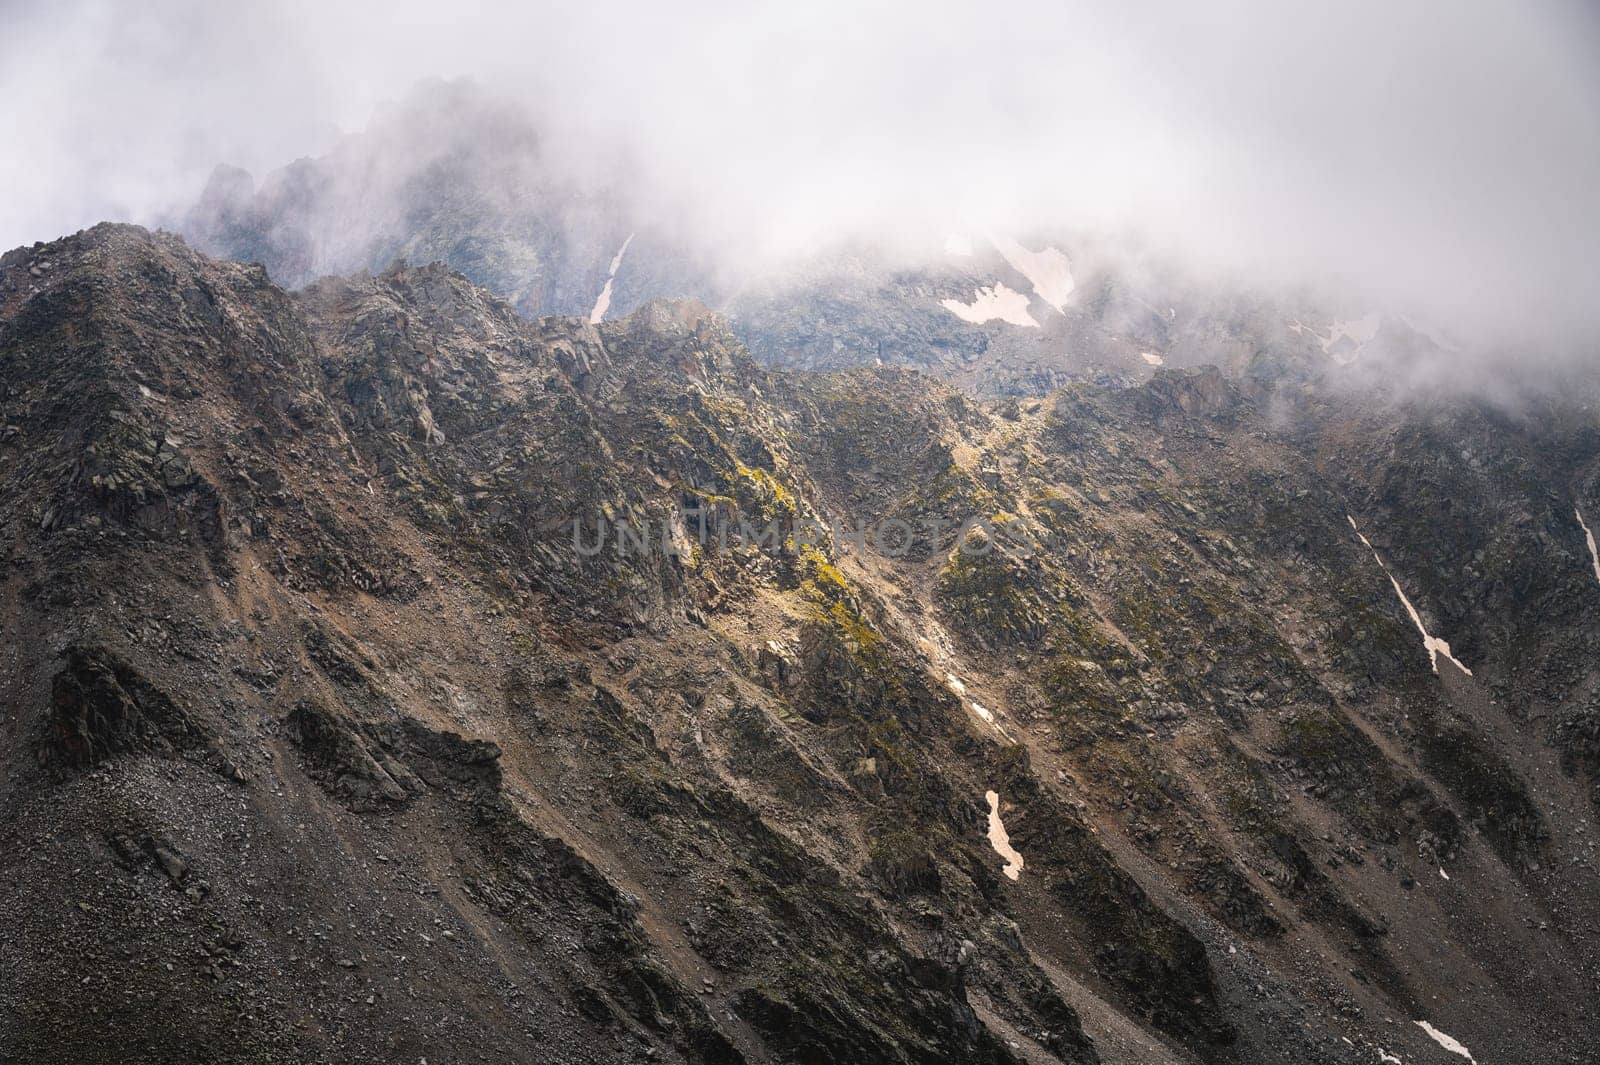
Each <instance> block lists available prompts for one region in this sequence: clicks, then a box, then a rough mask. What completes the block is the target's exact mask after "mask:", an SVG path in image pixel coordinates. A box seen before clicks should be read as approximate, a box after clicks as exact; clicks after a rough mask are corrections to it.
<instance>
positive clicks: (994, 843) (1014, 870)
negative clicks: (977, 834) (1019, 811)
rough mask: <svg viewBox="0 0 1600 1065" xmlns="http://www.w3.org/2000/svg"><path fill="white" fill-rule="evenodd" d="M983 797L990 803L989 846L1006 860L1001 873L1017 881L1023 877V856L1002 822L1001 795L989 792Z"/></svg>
mask: <svg viewBox="0 0 1600 1065" xmlns="http://www.w3.org/2000/svg"><path fill="white" fill-rule="evenodd" d="M983 797H984V798H985V799H986V800H988V803H989V846H991V847H993V848H994V852H995V853H996V854H998V855H1000V857H1002V858H1004V859H1005V860H1006V867H1005V868H1004V869H1002V870H1001V872H1003V873H1005V874H1006V876H1008V877H1010V878H1011V879H1012V880H1015V879H1017V877H1019V876H1021V875H1022V855H1020V854H1018V853H1017V851H1016V848H1015V847H1013V846H1011V837H1010V836H1009V835H1008V834H1007V833H1006V826H1005V825H1004V824H1003V823H1001V821H1000V794H999V792H994V791H987V792H984V794H983Z"/></svg>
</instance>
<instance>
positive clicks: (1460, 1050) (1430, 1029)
mask: <svg viewBox="0 0 1600 1065" xmlns="http://www.w3.org/2000/svg"><path fill="white" fill-rule="evenodd" d="M990 794H993V792H991V793H990ZM989 823H990V824H991V825H992V824H994V815H993V814H990V815H989ZM991 831H993V830H992V829H991ZM1417 1027H1418V1028H1421V1029H1422V1030H1423V1031H1424V1032H1427V1033H1428V1037H1429V1038H1430V1039H1432V1040H1433V1041H1434V1042H1435V1043H1438V1044H1439V1045H1440V1046H1442V1047H1444V1048H1445V1049H1446V1050H1448V1051H1450V1053H1452V1054H1460V1055H1461V1056H1462V1057H1464V1058H1466V1059H1467V1060H1468V1061H1471V1062H1473V1065H1477V1062H1476V1060H1475V1059H1474V1058H1473V1056H1472V1052H1471V1051H1470V1050H1468V1049H1467V1048H1466V1047H1465V1046H1463V1045H1462V1044H1461V1043H1460V1042H1459V1041H1457V1040H1455V1039H1452V1038H1451V1037H1450V1036H1448V1035H1445V1034H1444V1033H1443V1032H1441V1031H1439V1029H1437V1028H1435V1027H1434V1026H1433V1025H1431V1024H1429V1023H1428V1022H1427V1021H1418V1022H1417Z"/></svg>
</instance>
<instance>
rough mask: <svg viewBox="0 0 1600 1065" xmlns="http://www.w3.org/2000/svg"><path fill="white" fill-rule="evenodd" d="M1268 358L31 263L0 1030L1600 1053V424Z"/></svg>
mask: <svg viewBox="0 0 1600 1065" xmlns="http://www.w3.org/2000/svg"><path fill="white" fill-rule="evenodd" d="M1251 382H1252V379H1251V378H1249V377H1246V378H1244V379H1243V380H1242V381H1241V380H1239V379H1235V378H1230V377H1228V376H1225V375H1223V374H1221V373H1218V372H1217V371H1215V370H1210V371H1201V372H1192V373H1191V372H1174V371H1170V370H1163V371H1162V372H1159V373H1156V374H1155V375H1154V376H1153V378H1152V379H1151V380H1149V381H1148V382H1147V383H1144V384H1142V385H1139V386H1137V387H1132V388H1123V389H1118V388H1109V387H1098V386H1093V385H1089V384H1077V385H1074V386H1072V387H1070V388H1067V389H1065V390H1061V391H1057V392H1055V393H1053V394H1051V395H1050V396H1048V397H1045V398H1035V399H1026V400H1022V401H1018V400H1010V401H1004V402H999V401H996V402H985V401H979V400H975V399H973V398H971V397H970V396H968V395H966V394H963V393H962V392H959V391H956V390H953V389H952V388H950V387H948V386H947V385H945V384H942V383H940V382H938V381H936V380H934V379H932V378H930V377H929V376H927V375H924V374H919V373H914V372H910V371H907V370H904V369H899V368H894V367H878V368H864V369H855V370H849V371H845V372H837V373H822V374H790V373H786V372H781V371H774V370H772V369H769V368H764V367H763V366H761V365H760V364H759V363H757V362H756V361H755V360H753V359H752V358H751V357H750V356H749V355H748V354H747V353H746V350H745V348H744V346H743V345H742V344H741V343H740V342H739V341H738V339H737V338H736V336H735V335H734V333H733V332H732V331H731V329H730V328H729V326H728V324H727V323H726V321H724V320H723V319H722V318H720V317H719V316H718V315H716V314H714V313H712V312H711V311H709V310H707V309H706V308H705V307H704V306H702V305H699V304H696V303H693V302H651V303H647V304H645V305H644V306H642V307H640V308H639V309H637V310H636V311H634V312H633V313H632V314H630V315H628V316H627V317H624V318H620V319H617V320H612V321H606V322H604V323H603V324H600V325H598V326H595V325H591V324H589V323H588V322H587V321H585V320H582V319H580V318H545V319H540V320H533V321H530V320H527V319H525V318H523V317H521V316H519V315H518V314H516V313H515V311H514V309H513V307H512V306H511V305H509V304H507V303H505V302H502V301H501V300H500V299H497V298H495V297H493V296H491V295H489V294H488V293H486V292H485V291H483V290H482V289H479V288H477V287H475V286H474V285H472V284H471V283H469V282H468V281H467V280H466V279H465V278H463V277H462V276H460V275H459V274H456V273H454V272H452V271H450V270H448V269H446V268H445V267H442V266H429V267H424V268H396V269H394V270H391V271H389V272H386V273H384V274H382V275H380V276H377V277H372V276H357V277H353V278H349V279H344V280H340V279H332V280H324V281H319V282H317V283H315V284H312V285H310V286H309V287H307V288H305V289H303V290H302V291H300V292H298V293H294V294H289V293H286V292H285V291H283V290H282V289H281V288H279V287H277V285H275V284H274V283H273V282H272V281H271V280H269V278H268V276H267V275H266V273H265V272H264V271H263V270H262V269H261V268H260V267H255V266H241V265H236V264H230V263H225V262H218V261H213V260H209V259H206V258H204V257H203V256H201V255H198V254H196V253H195V252H192V251H190V250H189V249H188V248H187V247H185V246H184V245H183V244H182V243H181V242H180V241H178V240H177V239H176V238H173V237H169V236H153V235H151V234H149V233H146V232H144V231H143V230H139V229H136V228H132V227H125V226H100V227H96V228H95V229H93V230H90V231H87V232H85V233H82V234H79V235H77V236H75V237H71V238H68V239H66V240H62V241H58V242H56V243H54V244H50V245H37V246H35V247H33V248H30V249H19V250H17V251H14V252H11V253H9V254H7V255H6V256H4V258H3V259H0V426H3V428H0V471H3V476H0V492H3V493H4V497H3V498H4V504H5V505H4V508H3V510H0V522H3V523H4V525H5V534H6V535H5V537H4V543H5V544H6V552H7V555H6V559H5V563H6V564H5V566H4V569H3V570H0V574H3V581H0V649H3V651H0V653H3V655H4V665H5V668H4V669H3V670H0V705H3V706H4V708H5V716H4V719H3V726H4V729H5V732H6V736H5V739H6V742H5V744H4V747H3V750H4V752H5V753H4V756H3V758H0V803H3V806H0V809H3V810H4V814H5V816H4V818H3V828H0V832H3V834H4V846H3V847H0V855H3V858H0V862H3V865H4V869H3V875H0V908H3V910H4V912H5V913H7V914H8V915H10V919H9V920H8V921H7V922H6V926H5V927H6V931H5V937H6V944H5V945H6V949H5V950H4V951H3V952H0V1018H3V1023H0V1057H4V1058H5V1059H6V1060H27V1061H45V1062H53V1061H60V1062H89V1061H112V1060H116V1061H125V1060H140V1061H195V1060H205V1061H314V1060H353V1059H362V1058H364V1059H373V1060H396V1061H406V1060H411V1061H415V1060H420V1059H427V1060H429V1061H458V1060H490V1061H535V1060H536V1061H551V1062H581V1061H608V1062H610V1061H646V1060H654V1061H687V1062H824V1061H840V1062H846V1061H848V1062H884V1063H891V1062H892V1063H904V1062H926V1063H933V1062H997V1063H998V1062H1020V1061H1027V1062H1047V1061H1059V1062H1072V1063H1087V1062H1095V1061H1100V1062H1124V1063H1140V1065H1145V1063H1152V1062H1171V1063H1192V1062H1239V1063H1258V1062H1308V1061H1316V1062H1352V1063H1353V1062H1361V1063H1371V1062H1375V1061H1380V1060H1382V1061H1392V1060H1400V1061H1403V1062H1405V1063H1407V1065H1411V1063H1425V1062H1446V1061H1451V1060H1456V1059H1455V1058H1454V1057H1453V1056H1452V1052H1451V1051H1450V1050H1449V1049H1448V1046H1449V1045H1451V1041H1458V1042H1459V1043H1460V1044H1464V1045H1465V1047H1467V1048H1470V1052H1471V1054H1472V1055H1473V1056H1474V1059H1475V1060H1477V1061H1480V1062H1486V1063H1488V1062H1510V1061H1549V1062H1580V1061H1592V1060H1594V1058H1593V1049H1592V1048H1593V1047H1594V1046H1596V1045H1600V1018H1597V1017H1596V1015H1595V1009H1594V1002H1595V987H1594V981H1595V978H1596V974H1595V971H1594V968H1593V963H1592V960H1591V959H1592V957H1593V952H1594V950H1595V948H1596V946H1597V944H1596V941H1595V931H1594V930H1595V928H1596V927H1597V917H1600V914H1597V912H1596V911H1597V910H1600V890H1597V888H1600V884H1597V871H1596V868H1595V853H1594V846H1595V838H1594V834H1593V833H1594V826H1595V802H1596V795H1597V793H1596V791H1595V785H1596V781H1597V773H1600V753H1597V752H1600V740H1597V739H1596V737H1597V736H1600V717H1597V715H1600V710H1597V709H1596V707H1597V705H1600V701H1597V697H1596V692H1597V689H1600V680H1597V677H1596V673H1595V669H1594V662H1595V650H1596V647H1595V640H1596V636H1595V633H1596V621H1597V615H1600V570H1597V567H1600V563H1597V562H1596V561H1595V560H1594V558H1593V555H1592V549H1591V547H1590V545H1589V544H1588V543H1587V542H1586V540H1585V530H1584V527H1583V524H1582V520H1583V519H1585V518H1587V519H1588V521H1589V523H1590V524H1591V525H1592V524H1593V520H1594V518H1595V517H1597V516H1600V499H1597V498H1596V497H1597V495H1600V492H1597V491H1596V484H1597V473H1600V461H1597V460H1600V433H1597V425H1596V422H1595V419H1594V417H1593V415H1592V414H1591V413H1589V412H1586V411H1583V410H1581V409H1577V408H1575V407H1574V408H1570V409H1569V408H1566V407H1562V408H1559V409H1550V410H1542V411H1538V412H1534V413H1532V414H1529V415H1528V416H1526V417H1511V416H1508V415H1504V414H1499V413H1496V412H1494V411H1492V410H1489V409H1486V408H1479V407H1474V406H1468V405H1453V406H1445V405H1435V406H1429V407H1416V408H1402V407H1393V406H1388V407H1383V406H1378V405H1375V404H1371V403H1364V402H1357V401H1356V400H1354V399H1352V398H1350V397H1349V396H1348V393H1346V392H1344V391H1341V390H1330V389H1327V388H1324V387H1321V386H1319V384H1318V382H1317V381H1316V380H1315V379H1306V380H1299V381H1296V382H1295V384H1294V386H1293V387H1292V388H1291V387H1286V386H1285V387H1279V388H1278V389H1277V390H1276V391H1269V390H1268V388H1267V386H1265V385H1262V384H1254V383H1251ZM702 529H703V530H704V532H703V533H702ZM1425 634H1426V636H1427V638H1428V640H1429V642H1428V643H1425V639H1424V637H1425ZM1440 640H1443V641H1447V642H1448V646H1447V647H1441V645H1440V643H1439V642H1438V641H1440ZM1430 648H1431V653H1430ZM1468 670H1470V673H1469V672H1468ZM1417 1022H1426V1024H1427V1026H1428V1027H1426V1028H1425V1027H1423V1026H1422V1025H1421V1024H1419V1023H1417ZM1433 1033H1438V1034H1437V1036H1436V1035H1435V1034H1433Z"/></svg>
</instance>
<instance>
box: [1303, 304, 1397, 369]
mask: <svg viewBox="0 0 1600 1065" xmlns="http://www.w3.org/2000/svg"><path fill="white" fill-rule="evenodd" d="M1382 325H1383V319H1382V318H1381V317H1379V316H1378V315H1376V314H1369V315H1367V316H1366V317H1364V318H1352V319H1350V320H1349V321H1345V322H1334V323H1333V325H1332V326H1330V327H1329V329H1328V336H1327V339H1326V340H1324V339H1323V338H1322V337H1321V336H1320V335H1319V336H1317V339H1318V340H1319V341H1321V343H1322V350H1323V353H1324V354H1326V355H1327V356H1328V357H1330V358H1331V359H1333V361H1334V362H1336V363H1338V364H1339V365H1341V366H1345V365H1348V364H1350V363H1352V362H1355V361H1356V359H1358V358H1360V357H1361V349H1362V348H1364V347H1366V346H1367V345H1368V344H1370V343H1372V338H1373V337H1375V336H1377V335H1378V329H1379V328H1380V327H1381V326H1382ZM1345 341H1349V343H1348V344H1347V343H1345Z"/></svg>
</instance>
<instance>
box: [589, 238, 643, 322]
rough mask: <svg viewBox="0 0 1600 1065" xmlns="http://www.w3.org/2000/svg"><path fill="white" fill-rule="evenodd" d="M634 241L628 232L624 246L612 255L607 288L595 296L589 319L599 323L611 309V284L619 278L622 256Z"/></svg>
mask: <svg viewBox="0 0 1600 1065" xmlns="http://www.w3.org/2000/svg"><path fill="white" fill-rule="evenodd" d="M632 243H633V234H632V233H629V234H628V239H627V240H625V241H623V242H622V247H620V248H618V249H617V254H615V255H613V256H612V257H611V269H610V271H609V272H608V273H607V274H606V285H605V288H602V289H601V290H600V295H599V296H597V297H596V298H595V301H594V310H592V311H590V312H589V321H590V322H591V323H592V324H599V323H600V321H601V320H602V319H604V318H605V316H606V311H608V310H610V309H611V285H612V283H613V282H615V281H616V280H617V271H618V270H620V269H622V256H623V255H624V254H626V253H627V251H628V245H629V244H632Z"/></svg>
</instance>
